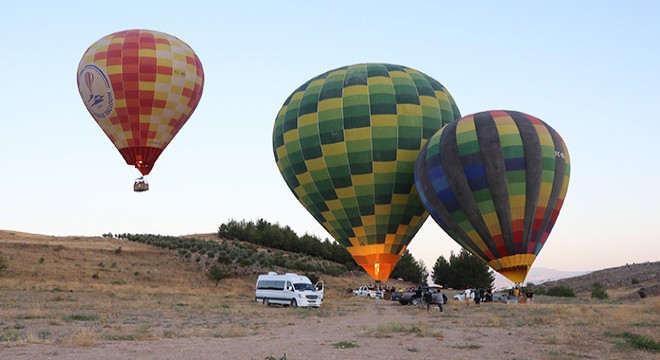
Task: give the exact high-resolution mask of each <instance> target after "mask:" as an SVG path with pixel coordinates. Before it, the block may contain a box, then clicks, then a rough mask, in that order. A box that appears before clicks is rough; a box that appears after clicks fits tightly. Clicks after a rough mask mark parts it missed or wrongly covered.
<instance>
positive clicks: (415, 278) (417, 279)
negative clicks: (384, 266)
mask: <svg viewBox="0 0 660 360" xmlns="http://www.w3.org/2000/svg"><path fill="white" fill-rule="evenodd" d="M390 277H392V278H395V279H396V278H402V279H403V280H405V281H409V282H413V283H416V284H422V285H426V283H427V280H426V279H427V278H428V270H426V266H424V262H422V261H417V260H415V258H414V257H413V256H412V254H411V253H410V251H408V250H406V251H404V252H403V254H402V255H401V258H400V259H399V262H398V263H397V264H396V266H395V267H394V270H392V274H391V275H390Z"/></svg>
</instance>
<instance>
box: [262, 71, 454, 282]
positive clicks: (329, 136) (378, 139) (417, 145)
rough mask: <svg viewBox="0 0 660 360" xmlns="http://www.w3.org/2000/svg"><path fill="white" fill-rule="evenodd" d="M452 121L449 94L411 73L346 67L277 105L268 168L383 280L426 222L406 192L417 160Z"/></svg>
mask: <svg viewBox="0 0 660 360" xmlns="http://www.w3.org/2000/svg"><path fill="white" fill-rule="evenodd" d="M459 117H460V114H459V112H458V108H457V107H456V104H455V103H454V100H453V99H452V97H451V95H450V94H449V92H448V91H447V90H446V89H445V88H444V87H443V86H442V85H441V84H440V83H439V82H437V81H436V80H434V79H432V78H431V77H429V76H427V75H425V74H423V73H421V72H419V71H416V70H413V69H410V68H407V67H404V66H399V65H390V64H357V65H351V66H345V67H342V68H338V69H335V70H331V71H328V72H326V73H324V74H321V75H319V76H317V77H315V78H313V79H311V80H309V81H308V82H306V83H305V84H303V85H302V86H300V87H299V88H298V89H297V90H296V91H295V92H293V94H291V96H289V98H288V99H287V100H286V101H285V102H284V105H283V106H282V108H281V110H280V112H279V114H278V116H277V119H276V120H275V127H274V129H273V150H274V153H275V160H276V162H277V166H278V168H279V170H280V172H281V173H282V176H283V177H284V180H285V181H286V183H287V185H288V186H289V188H290V189H291V191H292V192H293V194H294V195H295V196H296V198H298V200H299V201H300V202H301V203H302V205H303V206H304V207H305V208H306V209H307V210H308V211H309V212H310V213H311V214H312V216H314V218H315V219H316V220H317V221H318V222H319V223H320V224H321V225H322V226H323V227H324V228H325V229H326V230H327V231H328V232H329V233H330V234H331V235H332V236H333V237H334V238H335V240H337V241H338V242H339V243H340V244H342V245H343V246H345V247H346V248H347V249H348V251H349V252H350V253H351V255H352V256H353V258H354V259H355V260H356V262H357V263H358V264H360V265H361V266H362V267H363V268H364V269H365V270H366V271H367V272H368V273H369V274H370V275H371V277H372V278H373V279H374V280H387V279H388V278H389V275H390V273H391V271H392V270H393V268H394V266H395V265H396V263H397V261H398V260H399V257H400V255H401V254H402V253H403V251H404V250H405V249H406V246H407V245H408V243H409V242H410V240H411V239H412V237H413V236H414V235H415V233H416V232H417V230H418V229H419V227H420V226H421V225H422V224H423V222H424V220H425V219H426V217H427V216H428V214H427V213H426V212H425V211H424V207H423V206H422V205H421V203H420V202H419V197H418V196H417V192H416V190H415V187H414V165H415V159H416V158H417V154H418V153H419V150H420V149H421V147H422V145H423V144H424V143H425V142H426V140H427V139H428V138H429V137H430V136H431V135H433V134H434V133H435V132H436V131H437V130H438V129H440V128H441V127H442V126H443V125H444V124H447V123H448V122H450V121H453V120H455V119H457V118H459Z"/></svg>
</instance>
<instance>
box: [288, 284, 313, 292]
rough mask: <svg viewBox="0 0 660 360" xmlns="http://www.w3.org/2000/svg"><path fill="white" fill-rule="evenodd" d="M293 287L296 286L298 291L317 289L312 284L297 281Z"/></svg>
mask: <svg viewBox="0 0 660 360" xmlns="http://www.w3.org/2000/svg"><path fill="white" fill-rule="evenodd" d="M293 287H295V288H296V290H297V291H316V289H315V288H314V285H312V284H305V283H297V284H293Z"/></svg>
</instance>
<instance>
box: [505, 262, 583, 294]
mask: <svg viewBox="0 0 660 360" xmlns="http://www.w3.org/2000/svg"><path fill="white" fill-rule="evenodd" d="M590 272H591V271H562V270H556V269H550V268H544V267H533V268H532V269H531V270H530V271H529V273H528V274H527V278H526V279H525V283H530V282H531V283H534V284H535V285H538V284H541V283H544V282H546V281H553V280H559V279H565V278H570V277H574V276H580V275H584V274H588V273H590ZM511 286H513V282H511V280H509V279H507V278H505V277H504V276H502V275H500V274H499V273H495V289H502V288H510V287H511Z"/></svg>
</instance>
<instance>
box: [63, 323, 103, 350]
mask: <svg viewBox="0 0 660 360" xmlns="http://www.w3.org/2000/svg"><path fill="white" fill-rule="evenodd" d="M99 339H100V338H99V334H98V332H96V330H94V329H93V328H91V327H86V326H85V327H81V328H77V329H74V330H73V331H72V332H71V334H70V335H69V336H68V337H67V338H65V339H64V341H63V343H64V344H66V345H69V346H74V347H88V346H94V345H96V344H97V343H98V342H99Z"/></svg>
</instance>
